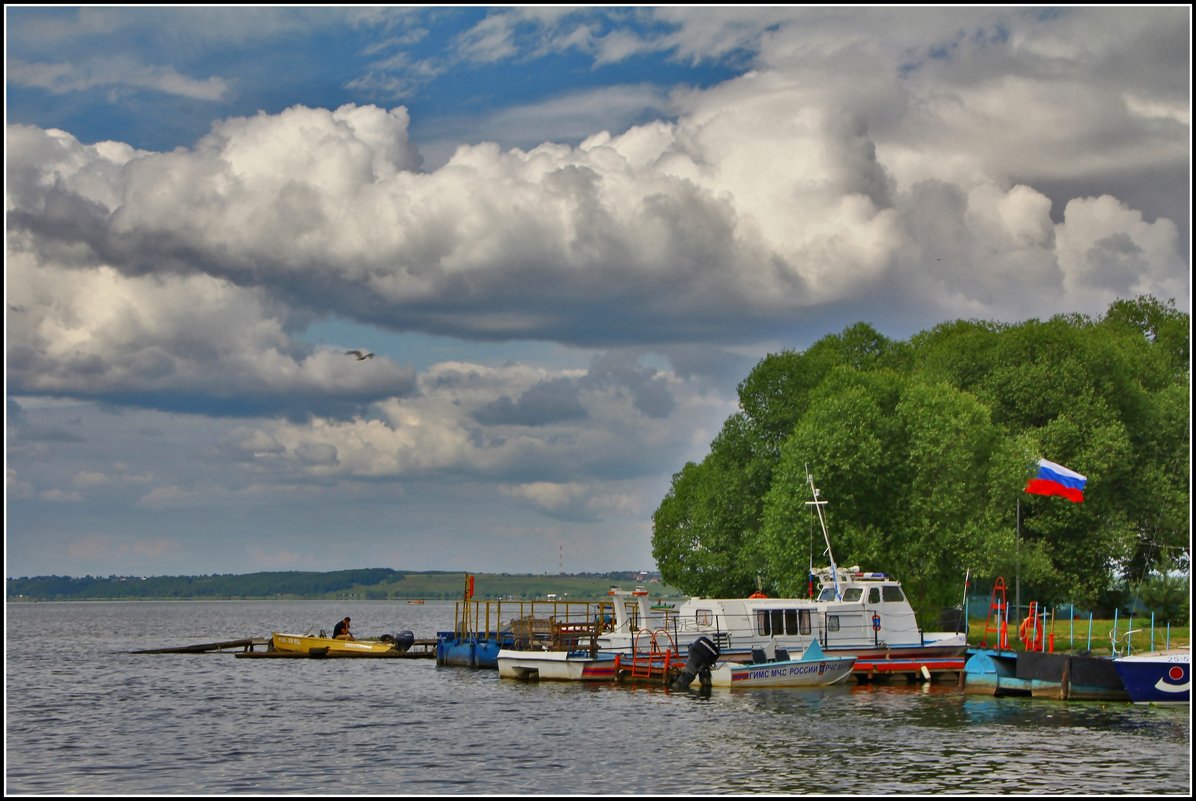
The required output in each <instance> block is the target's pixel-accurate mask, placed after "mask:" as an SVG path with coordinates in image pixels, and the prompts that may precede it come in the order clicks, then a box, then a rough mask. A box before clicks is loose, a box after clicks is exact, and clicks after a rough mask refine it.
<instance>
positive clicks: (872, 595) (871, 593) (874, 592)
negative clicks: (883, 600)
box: [868, 587, 880, 604]
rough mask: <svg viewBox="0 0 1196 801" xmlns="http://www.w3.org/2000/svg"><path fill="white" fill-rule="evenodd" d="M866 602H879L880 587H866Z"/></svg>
mask: <svg viewBox="0 0 1196 801" xmlns="http://www.w3.org/2000/svg"><path fill="white" fill-rule="evenodd" d="M868 603H870V604H878V603H880V587H870V588H868Z"/></svg>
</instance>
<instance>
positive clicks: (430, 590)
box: [5, 568, 680, 603]
mask: <svg viewBox="0 0 1196 801" xmlns="http://www.w3.org/2000/svg"><path fill="white" fill-rule="evenodd" d="M467 575H472V576H473V577H474V590H473V599H474V600H478V601H486V600H546V599H547V596H549V595H554V596H556V597H557V598H558V599H567V598H576V599H595V598H601V597H605V596H606V594H607V591H608V590H609V589H610V587H612V586H617V587H620V588H623V589H631V588H634V587H643V588H644V589H645V590H647V591H648V594H649V596H650V597H654V598H659V597H676V596H678V595H679V594H680V593H678V591H676V590H675V589H673V588H671V587H667V586H666V585H664V584H662V583H661V581H660V576H659V574H657V573H648V572H643V571H618V572H611V573H582V574H556V575H542V574H541V575H537V574H531V573H526V574H511V573H472V574H467V573H466V572H465V571H458V572H447V571H398V570H393V569H391V568H365V569H361V570H341V571H330V572H323V573H321V572H298V571H279V572H263V573H247V574H241V575H210V576H108V577H94V576H85V577H82V578H75V577H70V576H34V577H22V578H9V579H7V581H6V590H5V601H6V602H9V603H27V602H39V601H282V600H288V601H324V600H337V601H344V600H352V601H409V600H421V601H455V600H461V599H462V598H463V597H464V595H465V578H466V576H467Z"/></svg>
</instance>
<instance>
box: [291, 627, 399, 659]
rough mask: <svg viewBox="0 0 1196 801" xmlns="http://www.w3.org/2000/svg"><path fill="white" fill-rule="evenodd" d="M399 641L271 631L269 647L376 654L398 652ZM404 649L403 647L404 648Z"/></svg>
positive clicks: (315, 652) (320, 653)
mask: <svg viewBox="0 0 1196 801" xmlns="http://www.w3.org/2000/svg"><path fill="white" fill-rule="evenodd" d="M398 645H399V641H398V640H396V639H394V638H392V639H390V640H337V639H334V638H332V637H318V636H313V635H310V634H283V633H280V632H277V631H276V632H273V633H272V634H271V636H270V647H271V649H273V650H275V651H289V652H291V653H300V654H308V655H310V656H324V655H329V654H332V655H346V654H356V655H361V656H377V655H379V654H385V653H388V652H391V651H394V652H399V649H398ZM404 650H405V649H404Z"/></svg>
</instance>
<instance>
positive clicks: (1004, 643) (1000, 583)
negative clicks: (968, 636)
mask: <svg viewBox="0 0 1196 801" xmlns="http://www.w3.org/2000/svg"><path fill="white" fill-rule="evenodd" d="M994 612H995V613H996V614H995V615H994V614H993V613H994ZM1008 615H1009V601H1008V600H1007V599H1006V597H1005V579H1003V578H1001V577H1000V576H997V580H996V581H995V582H993V593H992V597H991V598H990V600H989V604H988V620H986V621H985V623H984V636H983V637H982V638H981V640H980V646H981V647H982V648H987V647H988V635H989V634H992V635H994V640H995V642H994V643H993V647H995V648H999V649H1001V650H1006V649H1008V648H1009V622H1008V621H1007V620H1006V618H1007V617H1008Z"/></svg>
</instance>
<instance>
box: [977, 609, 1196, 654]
mask: <svg viewBox="0 0 1196 801" xmlns="http://www.w3.org/2000/svg"><path fill="white" fill-rule="evenodd" d="M1019 624H1020V621H1019ZM1114 625H1116V630H1117V649H1118V652H1119V653H1124V651H1125V644H1126V633H1127V632H1132V633H1131V634H1130V636H1129V643H1130V645H1131V646H1132V650H1133V652H1134V653H1141V652H1143V651H1150V650H1156V649H1163V648H1168V647H1170V648H1180V647H1184V646H1187V645H1190V644H1191V639H1190V631H1191V627H1190V626H1187V625H1184V626H1171V627H1170V629H1168V627H1167V626H1166V624H1159V623H1156V624H1155V626H1154V631H1153V634H1154V640H1153V645H1152V642H1151V626H1150V618H1149V617H1146V618H1142V617H1138V618H1132V619H1127V618H1120V619H1119V620H1116V621H1113V620H1093V621H1092V622H1091V627H1090V626H1089V621H1088V620H1087V619H1086V618H1084V619H1079V618H1077V619H1076V620H1074V621H1068V620H1066V619H1064V620H1055V621H1054V622H1053V623H1052V622H1051V621H1050V620H1049V619H1048V620H1047V624H1046V627H1045V632H1044V633H1045V634H1046V635H1047V638H1048V642H1049V637H1050V635H1052V634H1054V638H1055V651H1057V652H1078V651H1089V650H1090V651H1092V653H1094V654H1098V655H1100V656H1110V655H1111V654H1112V647H1111V639H1110V635H1111V634H1112V632H1113V629H1114ZM985 628H986V624H985V622H984V621H972V622H971V624H970V625H969V627H968V644H969V645H976V646H979V645H982V644H985V642H986V641H987V645H988V646H989V647H993V646H995V645H996V644H997V639H996V635H995V633H994V632H986V631H985ZM1017 630H1018V625H1017V624H1011V625H1010V626H1009V632H1008V642H1009V646H1010V647H1011V648H1013V649H1014V650H1018V651H1021V650H1024V646H1023V644H1022V641H1021V640H1020V639H1019V638H1018V632H1017Z"/></svg>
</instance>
